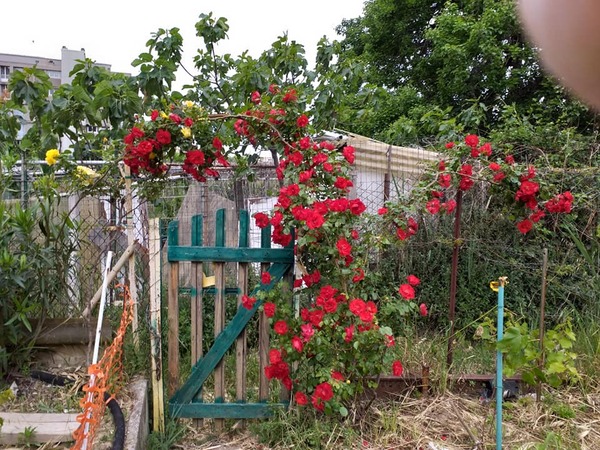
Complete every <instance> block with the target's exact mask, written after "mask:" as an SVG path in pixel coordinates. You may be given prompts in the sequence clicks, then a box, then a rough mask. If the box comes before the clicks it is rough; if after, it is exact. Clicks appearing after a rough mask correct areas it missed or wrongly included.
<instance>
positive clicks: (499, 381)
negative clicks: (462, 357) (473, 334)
mask: <svg viewBox="0 0 600 450" xmlns="http://www.w3.org/2000/svg"><path fill="white" fill-rule="evenodd" d="M505 282H506V277H500V280H499V283H498V327H497V329H498V333H497V334H498V342H500V341H501V340H502V338H503V336H504V284H505ZM503 391H504V389H503V387H502V352H501V351H500V350H496V450H502V398H503V395H502V394H503Z"/></svg>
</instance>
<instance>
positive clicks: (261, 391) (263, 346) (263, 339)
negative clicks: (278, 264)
mask: <svg viewBox="0 0 600 450" xmlns="http://www.w3.org/2000/svg"><path fill="white" fill-rule="evenodd" d="M260 246H261V248H262V249H268V248H270V247H271V227H270V226H268V227H265V228H263V229H262V230H261V233H260ZM260 271H261V273H262V272H268V271H269V263H268V262H263V263H261V265H260ZM269 346H270V342H269V318H268V317H267V316H266V315H265V313H264V311H262V312H261V313H260V316H259V318H258V399H259V401H261V402H266V401H267V400H268V399H269V380H268V379H267V376H266V375H265V367H267V366H268V365H269Z"/></svg>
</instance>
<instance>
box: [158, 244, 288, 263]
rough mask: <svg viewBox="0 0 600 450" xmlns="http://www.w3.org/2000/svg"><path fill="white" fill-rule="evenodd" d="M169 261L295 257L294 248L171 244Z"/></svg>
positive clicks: (281, 261)
mask: <svg viewBox="0 0 600 450" xmlns="http://www.w3.org/2000/svg"><path fill="white" fill-rule="evenodd" d="M167 257H168V260H169V262H177V261H192V262H194V261H196V262H201V261H221V262H272V263H286V262H289V261H290V260H291V259H292V258H293V257H294V250H293V248H289V247H286V248H268V249H263V248H218V247H189V246H188V247H185V246H169V249H168V252H167Z"/></svg>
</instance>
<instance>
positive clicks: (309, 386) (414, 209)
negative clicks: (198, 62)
mask: <svg viewBox="0 0 600 450" xmlns="http://www.w3.org/2000/svg"><path fill="white" fill-rule="evenodd" d="M300 95H301V93H299V92H298V91H297V90H296V89H295V88H294V87H286V88H279V87H277V86H271V87H270V88H269V91H268V92H264V93H261V92H254V93H253V94H252V96H251V98H250V102H249V104H248V106H249V107H248V109H247V110H245V111H243V112H242V113H241V114H237V115H229V116H225V115H220V116H218V117H215V116H209V115H207V114H204V113H203V112H202V111H201V110H199V109H197V108H196V107H195V106H194V105H193V104H190V103H184V104H183V106H182V107H179V106H173V107H170V108H169V110H168V111H163V112H159V111H153V112H152V113H151V114H150V119H149V120H146V121H140V123H139V124H138V125H137V126H136V127H134V128H133V129H132V130H131V132H130V133H129V134H128V135H127V136H126V138H125V144H126V148H125V158H124V159H125V163H126V164H128V165H130V167H131V168H132V171H133V172H134V173H137V174H139V173H143V172H147V173H149V174H150V175H152V176H163V175H164V174H165V173H166V171H167V170H168V165H167V163H168V161H169V159H177V158H179V160H180V161H181V160H182V161H183V170H184V171H186V172H187V173H189V174H190V175H191V176H192V177H194V178H195V179H197V180H200V181H203V180H205V179H206V177H208V176H216V175H217V173H216V171H215V170H214V165H215V164H216V163H219V164H221V165H224V166H227V165H228V164H229V161H228V160H227V156H228V155H233V156H235V155H237V156H239V155H240V153H243V150H244V149H245V148H246V147H247V146H258V147H261V148H267V149H270V150H272V151H276V152H277V154H278V164H277V168H276V173H277V177H278V179H279V180H280V183H281V188H280V190H279V194H278V197H277V202H276V204H275V207H274V210H273V211H272V212H270V213H269V214H266V213H258V214H256V215H255V217H254V219H255V221H256V224H257V226H258V227H260V228H264V227H272V240H273V242H274V243H276V244H280V245H283V246H285V245H288V244H290V243H291V242H292V240H295V254H296V259H297V264H296V266H297V267H299V268H300V273H298V274H297V276H296V279H295V281H294V289H295V290H294V296H295V298H296V299H297V303H296V306H292V304H291V303H290V302H289V301H288V300H286V299H289V295H290V293H289V291H286V289H285V288H284V287H283V286H280V287H279V289H273V290H271V291H269V292H264V291H262V292H261V293H260V294H259V298H252V297H244V299H243V300H242V306H241V307H244V308H248V309H251V308H252V307H253V306H254V305H255V303H256V301H261V302H262V310H263V311H264V313H265V315H266V316H267V317H268V318H269V320H270V322H271V325H272V329H273V334H272V341H271V350H270V353H269V365H268V366H267V367H266V368H265V374H266V376H267V377H268V378H269V379H271V380H279V382H280V383H281V384H282V385H283V386H284V387H285V388H286V389H288V390H290V391H292V393H293V398H294V399H295V401H296V403H297V404H298V405H300V406H307V407H311V408H313V409H315V410H317V411H322V412H325V413H339V414H341V415H343V416H345V415H348V414H349V409H351V408H355V407H356V406H357V404H356V400H357V399H358V398H359V397H360V394H362V393H363V392H364V390H365V388H366V387H367V386H368V385H369V383H371V384H374V383H376V382H375V381H374V380H373V378H371V377H374V376H377V375H379V374H385V373H392V374H394V375H401V374H402V372H403V366H402V363H401V362H400V361H399V360H398V359H396V358H395V352H393V351H390V349H392V348H393V347H394V345H395V339H394V334H395V333H394V332H393V330H392V329H391V328H390V327H389V326H386V324H385V323H383V321H381V317H390V316H391V315H392V314H395V315H397V316H402V315H406V314H409V313H415V314H420V315H421V316H426V315H427V314H428V309H427V305H426V304H425V303H420V304H417V302H416V301H415V299H416V298H417V289H418V286H419V284H420V280H419V278H418V277H416V276H415V275H413V274H407V276H406V282H404V283H401V284H400V285H399V286H398V288H397V290H396V292H392V293H389V292H386V293H382V292H378V291H377V286H373V285H372V284H369V283H367V280H368V279H369V278H370V275H371V274H370V273H369V266H370V264H369V249H370V246H371V242H370V241H369V238H367V237H363V236H361V232H360V230H361V226H362V215H363V214H364V212H365V210H366V206H365V205H364V203H363V202H362V201H361V200H360V199H358V198H352V199H351V198H349V197H350V196H349V194H350V190H351V188H352V186H353V183H352V177H351V171H352V165H353V163H354V161H355V150H354V148H352V147H350V146H344V145H336V143H334V142H331V141H327V140H320V139H318V138H313V136H314V130H313V129H312V127H311V125H310V117H309V114H307V113H306V112H305V111H303V108H302V107H301V105H302V104H303V102H302V101H301V99H300ZM215 119H219V120H223V119H224V120H230V121H232V122H233V127H232V129H233V132H234V133H235V135H236V136H235V138H234V139H231V140H230V141H228V142H223V141H222V140H221V139H220V138H219V137H215V136H214V135H212V133H214V128H213V127H212V126H211V125H210V122H211V121H213V120H215ZM225 148H227V149H228V151H227V152H226V151H225ZM446 148H447V153H448V154H447V155H446V156H444V158H443V159H442V160H440V161H439V162H438V163H437V164H436V170H435V171H434V172H430V174H429V176H426V177H425V178H424V180H423V182H422V183H421V185H420V186H419V187H418V188H417V189H415V190H414V193H415V195H414V196H413V197H412V198H411V203H410V204H402V203H399V202H390V203H389V204H387V205H386V207H384V208H381V209H380V210H379V215H380V216H381V219H380V220H382V221H383V226H384V227H383V228H380V229H379V232H380V233H381V231H382V230H385V226H387V227H390V228H391V229H390V228H388V229H390V231H392V235H393V236H395V238H397V239H399V240H400V241H404V240H406V239H408V238H410V237H411V236H413V235H414V234H416V233H417V231H418V229H419V220H423V211H422V208H423V207H424V208H425V210H427V211H428V212H429V213H430V214H434V215H435V214H439V213H440V212H445V213H448V214H449V213H452V212H453V211H454V210H455V208H456V206H457V201H456V199H455V198H454V196H455V195H456V193H457V192H460V191H462V192H465V191H469V190H472V189H474V188H475V186H476V185H477V184H476V182H478V181H486V182H487V183H489V185H490V186H491V189H496V190H497V191H498V192H500V193H502V195H508V196H509V197H510V200H511V204H512V207H514V208H516V210H517V211H519V213H520V214H521V215H522V217H521V220H519V221H518V223H517V228H518V229H519V231H520V232H521V233H523V234H525V233H527V232H529V231H530V230H531V229H532V228H533V227H534V224H536V223H538V222H540V220H541V219H542V218H543V217H544V215H546V214H551V213H564V212H569V211H570V210H571V208H572V201H573V196H572V195H571V193H570V192H568V191H567V192H564V193H562V194H558V195H555V196H549V195H548V194H547V192H545V189H544V186H543V184H541V183H540V182H539V180H538V178H537V174H536V170H535V168H534V167H532V166H525V167H523V166H522V165H519V164H516V163H515V161H514V158H513V157H512V156H510V155H508V156H505V157H503V158H500V157H499V156H497V155H495V154H494V152H493V149H492V146H491V144H489V143H481V144H480V138H479V137H478V136H476V135H468V136H466V137H465V139H464V142H461V143H458V144H454V143H449V144H448V145H447V146H446ZM261 282H262V283H263V284H265V285H266V284H269V283H270V282H271V280H270V277H269V276H268V274H267V273H263V274H262V275H261ZM384 309H385V311H384Z"/></svg>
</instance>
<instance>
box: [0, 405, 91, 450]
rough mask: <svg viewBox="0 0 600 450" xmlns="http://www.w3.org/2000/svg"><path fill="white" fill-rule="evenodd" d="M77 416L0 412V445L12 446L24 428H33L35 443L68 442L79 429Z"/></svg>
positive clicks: (17, 440)
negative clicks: (1, 423)
mask: <svg viewBox="0 0 600 450" xmlns="http://www.w3.org/2000/svg"><path fill="white" fill-rule="evenodd" d="M77 416H78V414H60V413H54V414H51V413H12V412H0V418H2V420H3V421H4V424H3V425H2V430H1V432H0V445H14V444H17V443H18V442H19V438H20V437H21V436H22V433H23V432H24V431H25V429H26V428H30V429H31V428H33V429H34V435H33V440H34V441H35V442H40V443H42V442H70V441H72V440H73V432H74V431H75V430H76V429H77V428H78V427H79V422H77ZM20 435H21V436H20Z"/></svg>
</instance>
